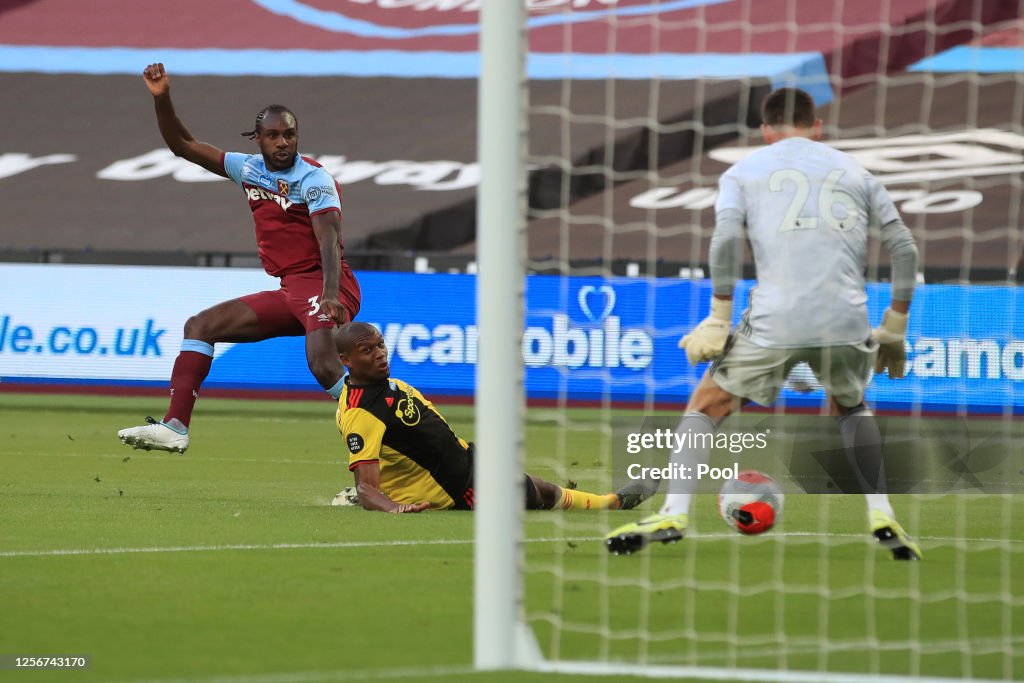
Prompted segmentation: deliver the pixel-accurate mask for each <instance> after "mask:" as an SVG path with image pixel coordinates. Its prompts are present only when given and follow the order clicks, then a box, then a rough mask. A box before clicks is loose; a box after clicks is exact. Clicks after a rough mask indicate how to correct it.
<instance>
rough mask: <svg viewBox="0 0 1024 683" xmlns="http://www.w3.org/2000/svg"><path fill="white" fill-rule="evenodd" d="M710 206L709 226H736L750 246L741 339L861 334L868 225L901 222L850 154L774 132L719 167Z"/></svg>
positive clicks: (769, 342)
mask: <svg viewBox="0 0 1024 683" xmlns="http://www.w3.org/2000/svg"><path fill="white" fill-rule="evenodd" d="M715 212H716V214H717V218H718V221H717V222H718V223H719V225H721V224H722V223H723V220H722V219H723V218H725V219H727V220H726V221H725V222H727V223H728V222H735V223H736V224H737V225H738V226H743V225H745V226H746V235H747V239H748V241H749V243H750V246H751V250H752V251H753V256H754V264H755V266H756V268H757V286H756V287H755V288H754V290H753V291H752V292H751V294H750V307H749V310H748V312H747V321H748V323H749V328H748V329H746V330H744V333H748V334H749V337H750V340H751V341H753V342H754V343H755V344H758V345H760V346H769V347H779V348H792V347H800V346H828V345H833V344H855V343H859V342H863V341H865V340H867V338H868V336H869V335H870V333H871V328H870V327H869V325H868V315H867V294H866V293H865V290H864V271H865V267H866V265H867V241H868V230H869V228H872V229H874V228H878V227H880V226H885V225H887V224H889V223H892V222H893V221H898V225H899V226H900V228H901V229H902V230H904V231H905V230H906V228H905V227H903V223H902V221H901V220H900V217H899V213H898V212H897V210H896V207H895V206H893V203H892V199H891V198H890V197H889V193H888V192H887V191H886V190H885V188H884V187H883V186H882V185H881V183H879V182H878V181H877V180H875V178H874V177H873V176H872V175H871V174H870V173H868V172H867V171H866V170H864V168H863V167H861V166H860V165H859V164H858V163H857V162H856V161H854V160H853V158H852V157H850V156H849V155H848V154H845V153H843V152H840V151H838V150H836V149H833V148H832V147H829V146H828V145H825V144H822V143H820V142H815V141H813V140H809V139H806V138H801V137H794V138H787V139H784V140H780V141H779V142H776V143H775V144H772V145H768V146H767V147H764V148H762V149H760V150H758V151H756V152H754V153H752V154H751V155H750V156H748V157H747V158H745V159H743V160H742V161H740V162H738V163H736V164H734V165H733V166H732V167H731V168H730V169H729V170H728V171H726V172H725V174H724V175H722V177H721V178H720V180H719V193H718V200H717V201H716V203H715ZM733 218H735V221H731V220H728V219H733ZM712 267H713V269H714V263H713V264H712Z"/></svg>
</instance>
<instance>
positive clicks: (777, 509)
mask: <svg viewBox="0 0 1024 683" xmlns="http://www.w3.org/2000/svg"><path fill="white" fill-rule="evenodd" d="M784 501H785V496H784V495H783V493H782V489H781V488H779V485H778V484H777V483H776V482H775V480H774V479H772V478H771V477H769V476H768V475H767V474H762V473H761V472H755V471H754V470H744V471H742V472H740V473H739V474H738V475H736V478H735V479H730V480H729V481H727V482H725V484H723V485H722V488H721V490H720V491H719V493H718V514H720V515H721V516H722V519H724V520H725V523H726V524H728V525H729V526H731V527H732V528H733V529H735V530H736V531H738V532H740V533H741V534H748V535H751V536H753V535H756V534H763V533H764V532H766V531H768V530H769V529H771V528H772V527H773V526H775V523H776V522H777V521H778V520H779V518H780V517H781V516H782V505H783V503H784Z"/></svg>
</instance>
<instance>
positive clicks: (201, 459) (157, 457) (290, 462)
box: [7, 449, 348, 467]
mask: <svg viewBox="0 0 1024 683" xmlns="http://www.w3.org/2000/svg"><path fill="white" fill-rule="evenodd" d="M138 450H140V449H133V450H131V451H125V452H122V453H80V452H75V451H72V452H70V453H33V452H31V451H14V452H12V453H8V454H7V455H14V456H19V457H21V456H27V457H31V458H40V457H51V458H109V459H111V460H113V459H120V460H124V459H125V458H126V457H127V458H131V457H133V456H134V457H138V458H150V459H151V460H152V461H153V462H157V461H158V460H175V461H176V460H177V459H178V458H181V457H183V456H180V455H175V456H174V457H171V456H170V454H168V453H162V454H156V453H150V452H147V451H145V450H142V451H141V452H136V451H138ZM188 459H189V460H190V461H192V462H196V463H204V462H245V463H255V464H258V465H263V464H269V465H330V466H331V467H338V466H344V467H348V461H347V460H290V459H282V458H278V459H268V458H205V457H199V456H197V457H189V458H188Z"/></svg>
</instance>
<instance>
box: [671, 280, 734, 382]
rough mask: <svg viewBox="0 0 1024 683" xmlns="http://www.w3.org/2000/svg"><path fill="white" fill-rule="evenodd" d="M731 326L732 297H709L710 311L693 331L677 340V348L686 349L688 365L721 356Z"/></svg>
mask: <svg viewBox="0 0 1024 683" xmlns="http://www.w3.org/2000/svg"><path fill="white" fill-rule="evenodd" d="M731 327H732V299H716V298H715V297H711V313H710V314H709V315H708V317H706V318H704V320H702V321H701V323H700V325H697V327H695V328H694V330H693V332H691V333H690V334H688V335H686V336H685V337H683V338H682V339H680V340H679V348H681V349H686V359H687V360H688V361H690V365H697V363H701V362H703V361H706V360H711V359H712V358H716V357H718V356H721V355H722V352H723V351H725V341H726V339H728V338H729V330H730V328H731Z"/></svg>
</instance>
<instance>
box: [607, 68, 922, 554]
mask: <svg viewBox="0 0 1024 683" xmlns="http://www.w3.org/2000/svg"><path fill="white" fill-rule="evenodd" d="M761 115H762V121H763V123H762V126H761V131H762V134H763V135H764V139H765V142H767V143H768V145H767V146H766V147H764V148H762V149H760V150H758V151H756V152H754V153H752V154H750V155H749V156H748V157H747V158H745V159H743V160H742V161H740V162H738V163H736V164H734V165H733V166H732V167H730V168H729V169H728V170H727V171H726V172H725V173H724V174H723V175H722V177H721V178H720V179H719V193H718V199H717V201H716V203H715V231H714V234H713V236H712V239H711V254H710V261H711V279H712V285H713V289H714V293H713V296H712V299H711V311H710V315H709V316H708V317H707V318H705V319H704V320H703V321H702V322H701V323H700V324H699V325H698V326H697V327H696V328H695V329H694V330H693V331H692V332H690V334H688V335H686V336H685V337H683V338H682V339H681V340H680V342H679V345H680V347H681V348H684V349H685V350H686V357H687V359H688V360H689V362H690V363H691V364H693V365H697V364H698V363H701V362H704V361H711V360H713V361H714V362H713V363H712V364H711V366H710V367H709V368H708V369H707V370H706V371H705V373H704V376H703V377H702V378H701V380H700V382H699V384H698V385H697V387H696V389H695V390H694V392H693V394H692V395H691V396H690V400H689V403H688V404H687V407H686V413H685V414H684V415H683V418H682V420H681V422H680V423H679V425H678V427H676V431H677V432H678V433H680V434H686V433H692V434H694V435H695V434H712V433H714V432H715V430H716V429H717V428H718V426H719V425H720V424H721V422H722V421H723V420H724V419H726V418H727V417H728V416H729V415H730V414H731V413H732V412H733V411H734V410H735V409H736V408H738V407H740V406H741V405H744V404H746V403H748V402H754V403H758V404H760V405H771V404H772V403H774V402H775V400H776V398H777V397H778V394H779V391H780V389H781V388H782V386H783V383H784V382H785V378H786V376H787V375H788V374H789V372H790V370H792V369H793V367H794V366H795V365H797V364H798V363H807V364H808V365H809V366H810V368H811V370H812V371H813V372H814V375H815V376H816V377H817V379H818V381H820V382H821V384H822V385H823V386H824V387H825V388H826V390H827V391H828V394H829V400H830V402H831V409H832V412H833V414H835V415H836V416H837V417H838V420H839V428H840V431H841V432H842V437H843V444H844V448H845V451H846V454H847V457H848V459H849V460H850V461H851V464H852V465H853V469H854V471H855V473H856V475H857V480H858V484H859V485H860V487H861V490H862V491H863V492H864V494H865V497H866V499H867V507H868V525H869V529H870V532H871V534H872V535H873V536H874V537H875V538H876V539H877V540H878V542H879V543H880V544H881V546H882V547H883V548H885V549H887V550H889V551H890V552H891V553H892V556H893V558H895V559H898V560H919V559H921V557H922V553H921V549H920V548H919V547H918V545H917V544H916V543H915V542H914V541H913V540H912V539H911V538H910V537H909V536H908V535H907V533H906V532H905V531H904V530H903V528H902V527H901V526H900V525H899V523H898V522H897V521H896V518H895V513H894V512H893V509H892V505H891V504H890V502H889V496H888V495H887V493H886V480H885V469H884V464H883V461H882V449H881V436H880V434H879V431H878V426H877V424H876V421H875V418H874V415H873V413H872V412H871V410H870V408H868V407H867V406H866V405H864V390H865V387H866V386H867V383H868V381H869V380H870V378H871V371H872V367H874V370H875V372H882V371H883V370H888V372H889V376H890V377H892V378H894V379H895V378H901V377H903V371H904V364H905V361H906V352H905V350H904V345H903V343H904V338H905V336H906V331H907V319H908V314H909V311H910V300H911V296H912V295H913V291H914V284H915V282H916V277H917V257H918V254H917V246H916V245H915V244H914V238H913V236H912V235H911V233H910V230H909V229H908V228H907V226H906V225H905V224H904V223H903V220H902V219H901V218H900V216H899V213H898V212H897V210H896V207H895V206H894V205H893V203H892V199H891V198H890V197H889V193H888V192H887V191H886V190H885V188H884V187H883V186H882V185H881V183H879V182H878V180H876V179H875V178H874V177H873V176H872V175H871V174H870V173H868V172H867V171H866V170H864V168H862V167H861V166H860V165H859V164H858V163H857V162H856V161H855V160H854V159H853V158H852V157H850V156H849V155H847V154H844V153H843V152H840V151H838V150H836V149H833V148H832V147H829V146H828V145H825V144H822V143H821V142H818V139H819V138H820V137H821V132H822V122H821V120H820V119H818V118H817V117H816V115H815V111H814V101H813V100H812V99H811V97H810V95H808V94H807V93H806V92H804V91H802V90H798V89H795V88H781V89H778V90H775V91H774V92H772V93H771V94H769V95H768V96H767V97H766V98H765V100H764V102H763V103H762V106H761ZM869 230H877V231H878V234H879V236H880V238H881V240H882V243H883V244H884V245H885V247H886V248H887V249H888V251H889V255H890V261H891V264H892V301H891V303H890V306H889V309H888V310H886V312H885V315H884V317H883V318H882V322H881V325H880V326H879V327H877V328H875V329H874V330H872V329H871V327H870V325H869V324H868V314H867V294H866V291H865V284H864V273H865V270H866V267H867V254H868V249H867V241H868V232H869ZM745 241H749V243H750V248H751V251H752V253H753V258H754V264H755V267H756V272H757V287H756V288H755V289H753V290H752V292H751V294H750V304H749V307H748V308H747V310H746V312H745V313H744V315H743V318H742V320H741V322H740V323H739V325H738V326H737V328H736V329H735V330H731V326H732V313H733V289H734V286H735V282H736V280H737V279H738V277H739V270H740V265H741V261H742V258H741V256H742V250H743V244H744V242H745ZM730 332H731V333H730ZM693 443H695V444H697V443H703V444H706V443H708V441H707V440H699V439H698V440H693ZM708 458H709V448H708V447H707V446H703V447H701V446H689V447H686V448H682V449H680V450H679V451H678V452H676V453H674V454H673V456H672V463H673V464H677V465H679V466H683V467H687V468H690V471H696V467H697V465H699V464H703V463H707V462H708ZM695 485H696V482H695V481H693V480H671V481H670V482H669V488H668V494H667V495H666V498H665V503H664V505H663V506H662V508H661V509H660V510H659V512H658V513H657V514H654V515H651V516H649V517H646V518H644V519H642V520H640V521H639V522H634V523H631V524H626V525H624V526H622V527H619V528H617V529H615V530H614V531H612V532H611V533H609V534H608V535H607V536H606V537H605V544H606V546H607V548H608V550H609V551H610V552H612V553H615V554H630V553H633V552H636V551H637V550H640V549H641V548H643V547H644V546H646V545H647V544H648V543H651V542H654V541H658V542H662V543H671V542H675V541H678V540H680V539H681V538H683V536H684V534H685V532H686V528H687V526H688V521H689V518H688V513H689V508H690V502H691V499H692V497H693V494H694V490H695V488H694V487H695Z"/></svg>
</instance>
